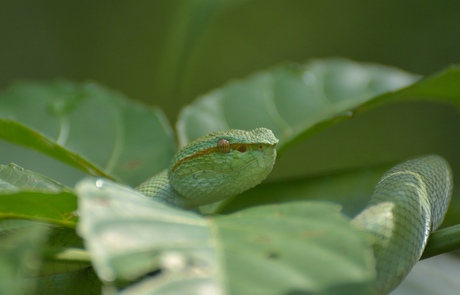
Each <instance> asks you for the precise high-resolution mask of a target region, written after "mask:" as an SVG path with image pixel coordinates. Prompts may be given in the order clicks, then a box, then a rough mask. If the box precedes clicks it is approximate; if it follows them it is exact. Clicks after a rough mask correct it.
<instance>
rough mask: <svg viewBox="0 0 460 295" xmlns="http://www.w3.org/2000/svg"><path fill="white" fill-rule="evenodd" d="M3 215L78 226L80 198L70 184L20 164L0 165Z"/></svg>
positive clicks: (3, 216) (0, 202)
mask: <svg viewBox="0 0 460 295" xmlns="http://www.w3.org/2000/svg"><path fill="white" fill-rule="evenodd" d="M0 208H1V209H0V218H9V219H31V220H39V221H47V222H52V223H54V224H58V225H63V226H67V227H74V226H75V224H76V216H75V214H74V211H75V210H76V209H77V198H76V196H75V194H74V193H73V192H72V191H71V190H70V189H69V188H67V187H65V186H63V185H61V184H59V183H57V182H55V181H53V180H51V179H49V178H47V177H45V176H43V175H40V174H38V173H35V172H32V171H28V170H25V169H23V168H21V167H19V166H17V165H14V164H10V165H7V166H4V165H0Z"/></svg>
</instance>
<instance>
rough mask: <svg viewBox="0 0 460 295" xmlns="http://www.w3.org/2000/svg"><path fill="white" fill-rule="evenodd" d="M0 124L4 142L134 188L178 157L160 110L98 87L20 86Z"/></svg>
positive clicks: (0, 98) (7, 99) (4, 106)
mask: <svg viewBox="0 0 460 295" xmlns="http://www.w3.org/2000/svg"><path fill="white" fill-rule="evenodd" d="M0 118H3V120H1V121H0V123H1V124H0V127H2V128H1V130H2V131H1V132H0V136H1V137H2V138H4V139H6V140H11V141H12V142H14V143H18V144H22V145H25V146H27V147H28V148H32V149H37V150H39V151H41V152H43V153H46V154H47V155H50V156H52V157H56V158H57V159H59V160H61V161H63V162H65V163H69V164H71V165H73V166H75V167H77V168H80V169H83V170H85V171H87V172H89V173H91V174H95V175H101V174H102V175H109V176H111V177H114V178H118V179H121V180H123V181H124V182H127V183H130V184H132V185H135V184H138V183H140V182H141V181H142V180H144V179H146V178H147V177H149V176H151V175H153V174H155V173H156V172H158V171H161V170H162V169H164V168H165V167H166V166H167V164H168V163H169V161H170V159H171V157H172V154H173V153H174V151H175V143H174V139H173V136H172V132H171V129H170V127H169V124H168V122H167V121H166V119H165V118H164V116H163V114H162V112H161V111H160V110H158V109H155V108H148V107H145V106H142V105H140V104H137V103H134V102H132V101H128V100H126V99H125V98H124V97H123V96H122V95H120V94H119V93H116V92H113V91H110V90H107V89H105V88H103V87H101V86H98V85H96V84H94V83H85V84H81V85H80V84H75V83H72V82H68V81H65V80H56V81H54V82H51V83H30V82H29V83H26V82H23V83H16V84H14V85H12V86H11V87H10V88H9V89H8V90H6V91H5V92H4V93H2V94H1V95H0ZM11 121H15V122H11ZM17 122H20V123H21V124H18V123H17ZM23 125H25V126H28V127H29V128H31V129H33V130H29V129H27V128H25V126H23ZM34 130H35V131H34ZM95 167H96V168H97V169H96V168H95ZM99 170H102V171H103V173H101V172H99Z"/></svg>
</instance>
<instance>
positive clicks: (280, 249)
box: [0, 59, 460, 294]
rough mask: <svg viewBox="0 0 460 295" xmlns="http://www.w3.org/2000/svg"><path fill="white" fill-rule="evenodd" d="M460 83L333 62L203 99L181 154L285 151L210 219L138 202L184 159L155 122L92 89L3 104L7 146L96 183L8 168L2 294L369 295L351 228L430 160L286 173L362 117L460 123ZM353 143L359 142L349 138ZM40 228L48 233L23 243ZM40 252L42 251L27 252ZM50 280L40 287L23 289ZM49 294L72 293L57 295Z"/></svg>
mask: <svg viewBox="0 0 460 295" xmlns="http://www.w3.org/2000/svg"><path fill="white" fill-rule="evenodd" d="M458 81H460V68H458V67H452V68H449V69H446V70H445V71H443V72H441V73H440V74H436V75H433V76H431V77H429V78H426V79H420V77H418V76H416V75H413V74H410V73H406V72H404V71H401V70H398V69H395V68H390V67H385V66H381V65H375V64H364V63H356V62H352V61H348V60H343V59H330V60H313V61H311V62H309V63H305V64H284V65H280V66H277V67H274V68H272V69H268V70H266V71H262V72H260V73H256V74H254V75H252V76H249V77H248V78H246V79H243V80H240V81H234V82H230V83H228V84H226V85H224V86H222V87H220V88H218V89H217V90H214V91H212V92H210V93H208V94H207V95H205V96H203V97H201V98H199V99H197V100H196V101H195V102H194V103H193V104H191V105H188V106H186V107H185V108H184V109H183V110H182V112H181V113H180V114H179V119H178V121H177V124H176V129H177V134H176V136H177V138H178V141H179V146H182V145H184V144H186V143H187V142H189V141H190V140H192V139H194V138H197V137H198V136H200V135H203V134H205V133H208V132H210V131H214V130H221V129H228V128H240V129H248V130H249V129H253V128H256V127H266V128H270V129H272V130H273V131H274V133H275V135H276V136H277V137H278V138H279V139H280V144H279V146H278V150H279V154H280V158H279V162H280V163H279V164H280V165H275V171H274V172H275V173H274V176H273V177H271V178H270V179H269V180H268V181H267V182H266V183H264V184H262V185H260V186H259V187H257V188H255V189H253V190H250V191H248V192H247V193H244V194H243V195H241V196H238V197H236V198H234V199H231V200H227V201H225V202H223V203H220V204H217V205H213V206H207V207H206V208H201V214H200V213H198V212H185V211H182V210H177V209H173V208H169V207H167V206H164V205H162V204H160V203H157V202H155V201H152V200H149V199H146V198H144V197H142V196H141V195H140V194H139V193H137V192H136V191H135V190H134V189H132V188H131V187H133V186H135V185H137V184H138V183H140V182H141V181H142V180H144V179H146V178H148V177H150V176H151V175H153V174H155V173H156V172H158V171H161V170H162V169H164V168H165V167H167V165H168V163H169V161H170V159H171V157H172V155H173V152H174V150H175V149H176V141H175V136H174V135H173V132H172V129H173V128H172V127H171V126H170V125H169V123H168V121H167V120H166V119H165V117H164V115H163V114H162V112H161V110H159V109H156V108H149V107H146V106H143V105H140V104H138V103H134V102H133V101H130V100H127V99H126V98H124V97H122V96H121V95H120V94H119V93H116V92H115V91H112V90H109V89H106V88H104V87H102V86H100V85H97V84H95V83H83V84H77V83H73V82H70V81H67V80H55V81H52V82H49V83H37V82H17V83H15V84H14V85H12V86H11V87H10V88H8V89H7V90H6V91H4V92H3V93H2V94H1V96H0V137H1V138H3V139H5V140H7V141H9V142H11V143H14V144H19V145H22V146H24V147H26V148H28V149H33V150H36V151H39V152H41V153H43V154H46V155H48V156H50V157H53V158H55V159H57V160H58V161H60V162H63V163H65V164H66V165H69V166H72V167H74V168H77V169H79V170H81V171H83V172H84V174H85V176H86V177H85V179H83V180H81V181H79V182H78V184H77V185H76V186H75V189H72V188H69V187H67V186H64V185H62V184H60V183H58V182H57V181H54V180H51V179H49V178H47V177H45V176H42V175H40V174H38V173H36V172H33V171H30V170H24V169H22V168H20V167H18V166H17V165H14V164H10V165H4V166H1V168H0V189H1V190H0V208H1V209H0V217H1V218H2V219H3V222H2V223H1V226H2V229H4V231H3V232H5V233H8V235H5V236H2V244H1V245H2V248H3V249H2V250H3V253H4V254H2V255H6V256H8V257H9V258H10V259H11V260H12V263H8V264H2V265H0V272H2V273H4V274H5V275H4V276H3V277H2V279H1V281H0V290H11V289H8V288H7V285H6V284H12V282H13V283H14V284H16V285H22V284H23V282H24V281H27V282H32V283H31V284H29V286H28V287H30V288H32V287H33V286H34V284H35V285H36V286H38V287H37V288H38V289H39V291H38V292H39V293H40V292H41V293H45V294H52V292H58V291H59V292H62V291H63V290H67V291H66V292H68V293H69V294H70V292H76V291H75V290H79V291H82V290H85V294H88V293H90V292H93V291H94V292H96V293H97V292H98V290H99V288H100V283H99V280H102V281H103V282H104V284H106V285H108V286H112V285H118V286H123V287H124V288H122V289H119V290H118V291H117V292H118V293H119V294H151V293H154V292H157V293H155V294H181V293H183V290H187V292H188V294H203V293H205V292H209V293H211V294H227V293H231V294H257V293H262V294H296V293H301V292H305V293H309V294H310V293H311V294H367V293H368V292H369V287H370V285H371V284H372V281H373V279H374V272H373V260H372V259H373V258H372V255H371V252H370V249H368V247H367V245H366V242H365V239H364V237H363V236H362V235H361V234H360V233H359V232H356V231H355V230H354V229H353V228H352V227H351V226H350V225H349V223H348V220H349V217H350V216H353V215H354V214H355V213H356V212H357V211H359V209H360V208H362V207H363V206H364V204H365V202H366V199H367V197H368V196H369V195H370V191H371V190H372V187H373V186H374V185H375V183H376V181H377V179H378V178H379V177H380V175H381V174H382V173H383V172H384V171H385V170H386V168H388V164H390V163H392V162H393V161H396V160H401V159H400V158H401V157H403V158H404V157H406V156H415V155H417V154H419V153H420V152H427V151H425V150H423V149H421V148H420V145H418V142H417V140H414V145H413V146H414V147H413V148H412V147H410V148H407V149H408V150H410V153H409V154H406V155H404V154H401V153H391V152H388V151H384V149H382V150H378V151H375V153H376V156H375V157H367V156H366V155H365V154H364V153H363V154H362V155H361V157H358V158H359V160H357V161H354V162H348V163H347V162H344V163H340V161H339V160H338V159H341V157H340V156H339V155H336V154H329V155H328V157H329V158H330V159H331V162H333V165H331V164H327V165H316V167H317V168H315V167H313V169H312V168H311V167H309V169H310V170H302V169H285V167H287V166H286V165H287V164H286V163H287V162H286V161H285V160H284V159H287V160H289V157H290V158H291V159H294V161H296V163H297V166H302V164H301V163H303V162H302V161H303V160H302V159H305V158H308V155H309V154H308V153H306V152H305V150H304V149H303V147H304V145H305V144H307V145H308V144H309V143H311V142H314V141H315V138H319V137H321V136H322V135H323V134H327V133H328V132H332V134H333V132H334V130H337V129H339V130H340V128H347V127H346V126H347V124H350V123H349V122H351V121H357V122H358V123H359V124H360V125H361V124H365V121H363V118H364V119H365V118H366V115H367V114H373V112H376V111H377V110H378V109H384V108H385V107H387V106H388V105H393V104H394V103H396V102H398V103H400V105H404V103H406V104H407V103H408V102H412V101H415V100H424V101H426V100H429V101H432V102H434V103H443V104H449V105H451V107H453V108H455V109H458V107H459V105H460V83H458ZM401 103H403V104H401ZM455 116H457V117H458V115H457V114H456V115H455ZM425 119H426V118H425ZM360 120H361V121H360ZM433 124H434V126H438V125H436V123H433ZM343 126H345V127H343ZM343 130H346V129H342V131H343ZM381 130H385V131H386V132H390V133H392V132H393V130H388V128H387V127H384V128H382V129H381ZM381 130H380V131H381ZM436 131H437V132H438V133H439V132H441V131H442V132H444V130H436ZM375 132H377V131H375V130H374V133H375ZM377 133H378V132H377ZM394 133H395V134H397V130H395V131H394ZM379 135H381V134H379V133H378V134H377V138H378V136H379ZM345 136H348V139H353V138H354V137H353V132H352V131H350V130H348V133H347V134H345ZM382 137H383V136H382ZM394 140H397V138H395V139H394ZM438 140H439V138H438ZM377 142H378V143H379V144H382V146H385V145H384V144H390V145H391V143H392V142H391V141H390V143H383V142H380V141H378V139H377ZM320 143H321V142H320ZM298 147H302V148H298ZM320 148H322V149H327V148H331V147H330V143H324V144H323V145H320ZM334 148H335V153H337V154H340V153H342V154H343V153H347V150H345V149H342V148H341V146H340V145H336V146H335V147H334ZM363 149H365V147H363ZM428 152H438V153H441V154H442V155H443V156H445V157H446V158H448V160H451V159H453V161H450V162H451V163H452V165H453V170H454V172H455V170H457V169H458V168H460V165H459V164H458V162H457V161H455V159H456V157H455V156H453V155H450V154H449V153H446V152H445V151H444V152H443V150H442V149H440V150H437V149H430V150H428ZM358 153H360V151H358ZM47 161H48V160H47V159H45V160H43V164H42V165H43V166H45V165H47V164H46V163H47ZM294 166H295V165H294ZM313 166H314V165H313ZM278 167H279V168H278ZM276 170H278V171H276ZM287 170H289V171H287ZM57 175H59V171H58V173H57ZM63 179H64V181H65V182H68V180H67V179H65V177H64V176H63ZM58 180H59V181H62V180H61V179H58ZM455 194H457V191H455ZM77 198H78V204H77ZM320 200H322V201H320ZM324 200H327V201H333V202H335V203H336V204H331V203H330V202H325V201H324ZM337 203H340V204H341V205H342V206H343V212H344V213H345V214H344V213H342V212H340V207H339V206H338V205H337ZM452 205H453V206H451V209H450V212H449V215H450V219H449V223H450V224H452V223H459V220H458V216H460V215H458V214H456V213H458V210H459V209H460V207H459V206H457V204H455V203H454V204H452ZM75 212H78V218H79V220H78V218H77V216H76V215H75ZM216 213H219V214H216ZM347 215H348V216H347ZM31 221H36V222H33V223H38V225H36V227H37V228H39V230H30V229H29V224H30V223H31ZM45 222H46V224H52V225H53V226H59V227H51V228H50V229H49V228H48V226H44V224H45ZM43 228H45V229H43ZM75 230H76V231H77V233H78V235H80V236H81V237H82V238H83V239H84V245H85V249H86V250H87V251H89V256H90V257H89V256H88V255H87V253H86V252H85V251H83V250H82V249H81V245H80V241H79V238H78V237H77V236H76V235H75ZM454 235H456V233H454ZM31 240H40V241H43V242H41V243H38V244H37V246H36V247H35V246H34V247H31V243H30V241H31ZM70 240H72V242H71V243H70V242H69V241H70ZM12 244H14V246H11V245H12ZM19 251H22V252H21V253H19ZM24 253H31V254H30V255H29V254H24ZM90 260H91V262H92V264H93V266H94V269H95V272H96V273H97V275H98V276H99V279H96V278H95V276H94V274H93V272H92V270H91V268H89V267H88V262H89V261H90ZM31 261H33V263H31ZM40 261H42V262H40ZM69 265H70V266H69ZM26 266H27V267H26ZM18 268H20V269H21V271H19V270H17V269H18ZM23 268H24V269H26V270H24V271H23V270H22V269H23ZM50 268H54V271H53V272H48V273H46V276H43V277H42V278H38V279H36V280H31V279H30V278H29V277H30V276H36V275H38V274H43V273H44V272H45V271H44V269H45V270H46V269H50ZM24 277H27V278H28V279H24ZM81 278H88V279H85V280H84V281H82V279H81ZM53 280H54V282H56V281H59V282H61V284H60V288H64V289H59V290H58V291H56V290H54V291H52V290H51V289H50V288H53ZM133 282H134V283H133ZM104 290H105V291H106V292H107V294H110V293H111V292H114V289H113V288H110V287H109V288H105V289H104ZM8 292H10V293H8ZM15 292H16V291H15V290H11V291H5V292H4V293H2V294H16V293H15Z"/></svg>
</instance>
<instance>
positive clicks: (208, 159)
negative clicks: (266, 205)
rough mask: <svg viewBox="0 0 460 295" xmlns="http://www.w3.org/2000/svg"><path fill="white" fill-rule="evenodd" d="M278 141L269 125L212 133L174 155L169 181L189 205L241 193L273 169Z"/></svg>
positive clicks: (210, 201)
mask: <svg viewBox="0 0 460 295" xmlns="http://www.w3.org/2000/svg"><path fill="white" fill-rule="evenodd" d="M277 143H278V139H277V138H276V137H275V135H274V134H273V132H272V131H271V130H269V129H266V128H257V129H254V130H252V131H245V130H237V129H232V130H227V131H219V132H213V133H210V134H208V135H205V136H203V137H201V138H198V139H197V140H195V141H193V142H191V143H189V144H188V145H186V146H185V147H184V148H183V149H181V150H180V151H179V152H178V153H177V154H176V155H175V156H174V158H173V161H172V163H171V165H170V168H169V171H168V174H169V180H170V183H171V185H172V187H173V188H174V189H175V190H176V191H177V192H178V193H179V194H180V195H182V196H183V197H184V198H186V199H187V200H189V201H190V204H191V205H190V207H196V206H200V205H203V204H208V203H212V202H216V201H219V200H222V199H225V198H227V197H230V196H233V195H237V194H240V193H242V192H244V191H245V190H247V189H249V188H252V187H254V186H256V185H257V184H259V183H260V182H262V180H264V179H265V178H266V177H267V175H268V174H269V173H270V172H271V170H272V168H273V165H274V164H275V159H276V144H277Z"/></svg>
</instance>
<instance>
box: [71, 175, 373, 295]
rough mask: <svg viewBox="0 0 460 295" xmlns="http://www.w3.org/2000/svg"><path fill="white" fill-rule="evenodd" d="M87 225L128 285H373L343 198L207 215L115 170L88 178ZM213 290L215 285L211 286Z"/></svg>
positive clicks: (104, 264)
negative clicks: (164, 200) (110, 176)
mask: <svg viewBox="0 0 460 295" xmlns="http://www.w3.org/2000/svg"><path fill="white" fill-rule="evenodd" d="M76 191H77V193H78V195H79V197H80V198H81V201H80V205H79V206H80V207H79V212H80V214H81V219H80V224H79V226H78V231H79V233H80V234H81V235H82V236H83V237H84V239H85V244H86V246H87V248H88V249H89V251H90V252H91V255H92V256H93V262H94V266H95V268H96V271H97V273H98V274H99V276H100V277H101V278H102V279H104V280H106V281H113V280H114V279H131V280H132V279H135V278H138V277H141V276H142V275H144V274H147V273H152V272H154V274H155V273H157V272H158V270H160V273H157V274H156V275H153V276H150V277H146V278H143V279H142V280H141V281H140V282H139V283H137V284H134V285H132V286H130V287H128V288H126V289H125V290H124V291H123V292H122V293H121V294H151V293H155V294H184V293H187V294H202V293H205V292H206V291H207V292H211V293H212V292H215V293H222V294H227V293H228V294H284V293H287V292H307V293H309V294H325V293H327V294H344V292H345V293H347V292H349V293H350V294H368V292H369V290H370V286H371V283H372V280H373V275H374V272H373V263H372V259H371V255H370V251H369V250H368V249H367V244H366V241H365V239H364V238H363V236H362V235H361V234H360V233H358V232H356V231H355V230H354V229H352V228H351V226H350V224H349V222H348V219H346V218H344V217H343V216H342V215H341V214H340V213H339V208H338V207H337V206H336V205H331V204H326V203H309V202H294V203H287V204H283V205H275V206H274V205H269V206H261V207H258V208H253V209H248V210H243V211H240V212H238V213H235V214H232V215H229V216H220V217H214V218H204V217H201V216H199V215H197V214H195V213H191V212H186V211H181V210H177V209H174V208H171V207H168V206H166V205H164V204H161V203H158V202H156V201H154V200H151V199H149V198H146V197H144V196H142V195H141V194H139V193H138V192H136V191H134V190H132V189H129V188H126V187H123V186H120V185H117V184H115V183H112V182H110V181H106V180H96V181H95V180H84V181H82V182H81V183H79V184H78V186H77V188H76ZM204 290H206V291H204Z"/></svg>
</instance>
